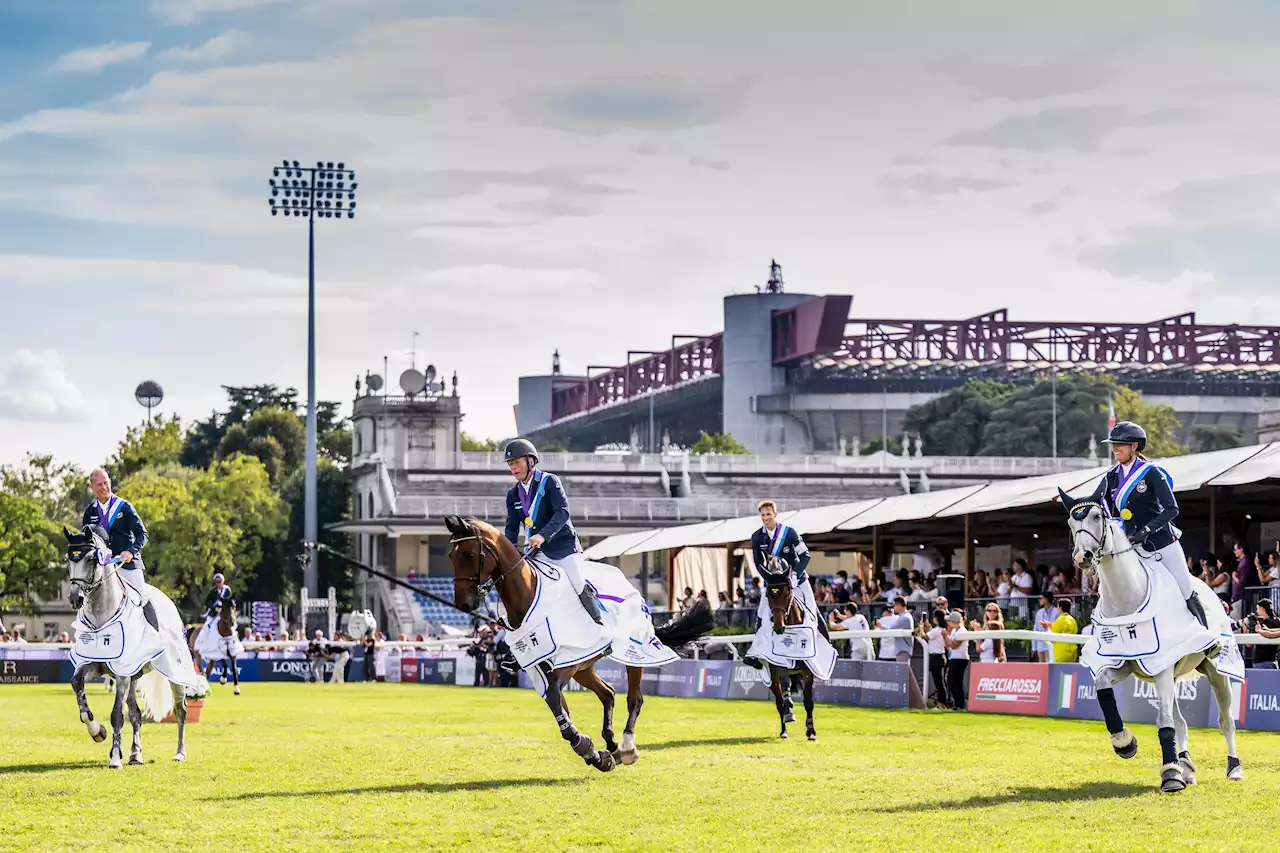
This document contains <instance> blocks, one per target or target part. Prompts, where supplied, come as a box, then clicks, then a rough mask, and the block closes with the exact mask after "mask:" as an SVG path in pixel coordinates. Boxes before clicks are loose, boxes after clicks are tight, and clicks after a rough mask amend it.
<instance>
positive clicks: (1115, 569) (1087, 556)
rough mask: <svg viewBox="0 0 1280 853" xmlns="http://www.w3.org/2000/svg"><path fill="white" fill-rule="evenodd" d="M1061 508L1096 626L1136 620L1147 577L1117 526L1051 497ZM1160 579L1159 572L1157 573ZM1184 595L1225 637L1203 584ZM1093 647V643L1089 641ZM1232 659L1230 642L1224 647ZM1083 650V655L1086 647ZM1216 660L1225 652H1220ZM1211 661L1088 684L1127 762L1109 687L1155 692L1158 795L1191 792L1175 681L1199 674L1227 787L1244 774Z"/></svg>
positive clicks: (1103, 674)
mask: <svg viewBox="0 0 1280 853" xmlns="http://www.w3.org/2000/svg"><path fill="white" fill-rule="evenodd" d="M1058 494H1059V497H1060V498H1061V500H1062V503H1063V506H1065V507H1066V508H1067V513H1068V516H1067V524H1068V526H1069V527H1070V529H1071V543H1072V558H1073V559H1074V560H1075V563H1076V565H1077V566H1079V567H1080V568H1081V569H1083V570H1085V571H1093V572H1096V573H1097V577H1098V584H1099V589H1098V606H1097V608H1095V610H1094V613H1095V615H1096V616H1099V617H1101V618H1104V619H1105V618H1108V617H1121V616H1125V615H1127V614H1131V613H1137V612H1138V611H1139V609H1140V608H1142V607H1143V604H1144V602H1145V601H1146V600H1147V596H1148V592H1149V590H1148V585H1149V584H1148V581H1147V574H1146V572H1145V571H1144V570H1143V567H1142V563H1141V562H1140V561H1139V558H1138V554H1137V552H1136V551H1135V550H1134V548H1133V546H1131V545H1129V543H1128V540H1127V539H1126V538H1125V536H1124V533H1123V529H1122V528H1121V526H1120V522H1119V521H1117V520H1113V519H1108V518H1107V517H1106V516H1105V515H1104V513H1103V510H1102V507H1101V506H1099V505H1098V504H1097V503H1095V502H1093V501H1091V500H1089V499H1080V500H1077V499H1074V498H1072V497H1070V496H1069V495H1067V494H1066V493H1065V492H1063V491H1062V490H1061V489H1059V491H1058ZM1161 571H1162V570H1161ZM1192 589H1193V590H1194V592H1195V594H1196V595H1197V596H1198V597H1199V598H1200V602H1201V604H1202V605H1203V606H1204V611H1205V613H1206V614H1208V617H1209V627H1210V628H1211V629H1212V630H1213V631H1214V632H1215V633H1218V634H1225V635H1227V637H1228V638H1229V637H1230V634H1231V623H1230V621H1229V620H1228V619H1227V617H1226V614H1225V613H1224V612H1223V610H1222V605H1221V603H1220V602H1219V601H1218V598H1217V596H1215V595H1214V594H1213V591H1212V590H1211V589H1209V587H1208V586H1206V585H1205V583H1204V582H1203V581H1201V580H1199V579H1197V578H1192ZM1090 642H1091V643H1097V642H1098V640H1097V639H1096V638H1095V639H1093V640H1091V641H1090ZM1227 645H1228V646H1229V648H1230V650H1231V651H1232V653H1234V654H1238V652H1235V651H1234V649H1235V646H1234V643H1233V642H1228V643H1227ZM1086 648H1088V647H1086ZM1222 653H1223V654H1226V653H1227V649H1225V648H1224V649H1223V650H1222ZM1218 663H1219V659H1218V657H1217V656H1216V654H1215V652H1214V651H1213V650H1212V649H1209V650H1206V651H1202V652H1195V653H1192V654H1188V655H1186V656H1184V657H1182V658H1181V659H1179V660H1178V661H1177V662H1176V663H1175V664H1174V665H1173V666H1172V667H1170V668H1168V669H1165V670H1163V671H1161V672H1157V673H1156V674H1155V675H1148V674H1147V673H1146V672H1144V671H1143V669H1142V668H1141V667H1139V666H1138V663H1137V661H1132V660H1127V661H1125V662H1123V663H1121V664H1120V665H1119V666H1117V667H1115V668H1110V669H1102V670H1101V671H1099V672H1098V673H1097V675H1096V676H1095V678H1094V686H1095V687H1096V688H1097V691H1098V704H1099V705H1100V706H1102V714H1103V717H1104V719H1105V721H1106V725H1107V731H1108V732H1109V733H1110V735H1111V746H1112V748H1113V749H1114V750H1115V752H1116V754H1117V755H1119V756H1120V757H1121V758H1133V757H1134V756H1135V755H1137V754H1138V739H1137V738H1136V737H1134V735H1133V733H1132V732H1131V731H1129V729H1128V727H1126V726H1125V724H1124V720H1123V719H1122V718H1121V716H1120V710H1119V707H1118V706H1117V704H1116V698H1115V690H1114V688H1115V686H1116V685H1117V684H1121V683H1123V682H1124V681H1126V680H1128V678H1129V677H1130V676H1134V677H1136V678H1138V679H1141V680H1142V681H1146V682H1149V683H1152V684H1154V685H1155V690H1156V725H1157V728H1158V734H1159V737H1160V747H1161V752H1162V758H1163V761H1162V766H1161V771H1160V790H1162V791H1164V792H1165V793H1174V792H1177V791H1181V790H1183V789H1184V788H1186V786H1187V785H1194V784H1195V781H1196V779H1195V773H1196V766H1195V763H1194V762H1193V761H1192V760H1191V754H1190V752H1189V750H1188V743H1187V721H1186V719H1185V718H1184V717H1183V716H1182V712H1181V711H1180V710H1179V709H1178V695H1177V686H1176V684H1175V681H1176V679H1178V678H1182V677H1184V676H1189V675H1191V674H1192V673H1195V672H1199V673H1201V674H1202V675H1204V677H1205V678H1207V679H1208V680H1209V686H1210V688H1211V689H1212V690H1213V697H1214V699H1215V700H1216V701H1217V704H1218V727H1219V729H1221V731H1222V736H1223V737H1224V738H1225V739H1226V742H1227V779H1228V780H1230V781H1239V780H1241V779H1243V778H1244V767H1243V765H1242V764H1241V762H1240V758H1239V757H1238V756H1237V755H1236V724H1235V721H1234V720H1233V719H1232V717H1231V683H1230V681H1229V679H1228V678H1227V677H1226V675H1224V674H1223V673H1222V672H1221V671H1220V670H1219V669H1218Z"/></svg>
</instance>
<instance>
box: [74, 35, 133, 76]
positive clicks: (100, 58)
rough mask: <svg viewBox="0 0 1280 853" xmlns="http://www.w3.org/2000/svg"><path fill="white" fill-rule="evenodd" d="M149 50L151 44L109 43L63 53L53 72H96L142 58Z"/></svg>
mask: <svg viewBox="0 0 1280 853" xmlns="http://www.w3.org/2000/svg"><path fill="white" fill-rule="evenodd" d="M150 49H151V42H147V41H132V42H124V43H121V42H114V41H113V42H111V43H109V44H100V45H98V46H96V47H84V48H81V49H80V50H73V51H71V52H70V53H64V54H63V55H62V56H59V57H58V58H57V60H55V61H54V63H53V70H54V71H77V72H97V71H101V70H102V69H104V68H109V67H110V66H112V65H116V64H118V63H121V62H128V61H130V60H133V59H138V58H139V57H141V56H144V55H145V54H146V52H147V51H148V50H150Z"/></svg>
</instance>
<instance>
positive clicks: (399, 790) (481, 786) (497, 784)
mask: <svg viewBox="0 0 1280 853" xmlns="http://www.w3.org/2000/svg"><path fill="white" fill-rule="evenodd" d="M592 772H593V773H594V772H596V771H594V770H593V771H592ZM585 781H586V778H582V779H479V780H473V781H470V782H409V783H405V784H401V785H368V786H364V787H359V788H325V789H324V790H321V791H251V792H249V793H245V794H236V795H234V796H230V797H205V798H204V802H206V803H218V802H223V803H225V802H240V801H244V800H258V799H291V798H295V797H296V798H301V797H339V796H342V795H344V794H414V793H425V794H448V793H451V792H453V791H501V790H504V789H507V788H541V787H552V786H556V785H581V784H583V783H584V782H585Z"/></svg>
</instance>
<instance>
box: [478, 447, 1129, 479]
mask: <svg viewBox="0 0 1280 853" xmlns="http://www.w3.org/2000/svg"><path fill="white" fill-rule="evenodd" d="M686 462H687V464H688V466H689V471H690V473H696V474H710V475H713V476H715V475H721V474H737V475H750V474H836V475H839V474H881V473H883V472H884V471H886V470H887V471H891V472H893V473H894V474H896V473H897V472H898V471H899V470H905V471H907V472H908V473H911V472H918V471H927V472H929V474H930V475H931V476H934V477H947V476H957V477H1034V476H1036V475H1038V474H1055V473H1060V472H1064V471H1085V470H1088V469H1090V468H1098V467H1101V466H1103V465H1105V464H1106V462H1105V461H1104V460H1101V459H1088V458H1083V457H1077V456H1061V457H1058V458H1057V459H1052V458H1048V457H1026V456H896V455H890V456H889V457H888V458H887V459H886V460H885V462H884V465H883V466H882V465H881V461H880V457H879V456H875V457H868V456H836V455H833V454H832V455H813V456H798V455H793V456H780V455H770V456H758V455H754V454H747V455H726V456H687V457H686V456H685V454H660V453H634V454H631V453H548V454H546V455H545V456H544V457H542V458H541V460H540V463H539V464H540V465H541V467H543V468H545V469H546V470H548V471H555V472H557V473H572V472H575V471H577V472H583V473H587V472H593V473H594V472H600V473H607V472H619V473H625V472H653V473H655V474H656V473H657V472H658V471H659V470H661V469H663V468H665V469H666V470H667V472H668V473H670V474H676V473H678V472H680V471H682V470H683V468H684V465H685V464H686ZM506 469H507V465H506V462H504V461H503V459H502V454H501V453H460V454H458V462H457V470H461V471H506Z"/></svg>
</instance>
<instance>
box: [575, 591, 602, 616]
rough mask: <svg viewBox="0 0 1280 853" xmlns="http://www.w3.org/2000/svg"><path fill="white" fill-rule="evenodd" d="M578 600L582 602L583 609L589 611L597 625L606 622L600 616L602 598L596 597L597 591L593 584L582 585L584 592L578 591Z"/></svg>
mask: <svg viewBox="0 0 1280 853" xmlns="http://www.w3.org/2000/svg"><path fill="white" fill-rule="evenodd" d="M578 601H581V602H582V609H583V610H585V611H587V615H588V616H590V617H591V621H592V622H595V623H596V624H597V625H603V624H604V620H603V619H601V618H600V600H599V599H598V598H596V591H595V589H593V588H592V586H591V584H586V585H584V586H583V587H582V592H580V593H578Z"/></svg>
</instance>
